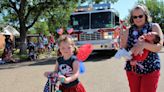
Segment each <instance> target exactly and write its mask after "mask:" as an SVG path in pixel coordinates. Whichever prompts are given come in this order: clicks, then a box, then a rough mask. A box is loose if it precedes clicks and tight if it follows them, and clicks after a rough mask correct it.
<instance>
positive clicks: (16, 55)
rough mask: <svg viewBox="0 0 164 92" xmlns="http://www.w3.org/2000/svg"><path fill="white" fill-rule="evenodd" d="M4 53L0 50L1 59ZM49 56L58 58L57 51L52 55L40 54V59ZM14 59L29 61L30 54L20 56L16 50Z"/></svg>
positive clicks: (52, 52)
mask: <svg viewBox="0 0 164 92" xmlns="http://www.w3.org/2000/svg"><path fill="white" fill-rule="evenodd" d="M2 53H3V49H0V57H1V56H2ZM49 55H51V56H52V57H56V56H57V55H56V50H55V51H51V53H50V54H48V53H47V52H44V53H43V54H39V56H38V57H39V59H45V58H47V57H48V56H49ZM13 58H14V59H16V60H27V59H28V54H22V55H20V54H19V50H15V49H14V53H13Z"/></svg>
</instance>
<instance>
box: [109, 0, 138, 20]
mask: <svg viewBox="0 0 164 92" xmlns="http://www.w3.org/2000/svg"><path fill="white" fill-rule="evenodd" d="M137 1H138V0H118V2H116V3H115V4H112V5H111V7H112V8H114V9H116V10H117V11H118V12H119V14H120V18H121V19H123V18H125V17H126V16H128V15H129V10H130V9H132V8H133V6H134V5H135V3H136V2H137Z"/></svg>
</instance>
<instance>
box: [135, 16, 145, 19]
mask: <svg viewBox="0 0 164 92" xmlns="http://www.w3.org/2000/svg"><path fill="white" fill-rule="evenodd" d="M143 16H144V15H139V16H133V19H137V18H140V19H141V18H143Z"/></svg>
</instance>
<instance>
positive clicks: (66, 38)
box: [57, 35, 78, 56]
mask: <svg viewBox="0 0 164 92" xmlns="http://www.w3.org/2000/svg"><path fill="white" fill-rule="evenodd" d="M61 42H68V43H70V44H71V45H72V46H73V47H74V51H73V52H74V55H76V54H77V53H78V48H77V47H76V46H75V42H74V41H73V39H72V37H71V36H70V35H61V36H60V37H59V39H58V40H57V44H58V46H60V44H61ZM57 54H58V56H61V52H60V50H59V49H58V53H57Z"/></svg>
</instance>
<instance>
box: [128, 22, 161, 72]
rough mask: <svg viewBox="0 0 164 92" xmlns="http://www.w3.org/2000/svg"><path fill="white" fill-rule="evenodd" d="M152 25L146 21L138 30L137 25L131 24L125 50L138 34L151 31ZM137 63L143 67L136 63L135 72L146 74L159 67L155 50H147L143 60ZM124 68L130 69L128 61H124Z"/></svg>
mask: <svg viewBox="0 0 164 92" xmlns="http://www.w3.org/2000/svg"><path fill="white" fill-rule="evenodd" d="M152 26H153V23H147V24H145V25H144V27H143V28H142V30H140V31H138V30H137V27H136V26H135V25H132V26H131V28H130V29H129V35H128V41H127V47H126V50H127V51H129V50H130V49H131V48H132V47H133V45H134V44H135V43H136V42H137V40H138V37H139V36H141V35H143V34H146V33H148V32H151V31H152ZM138 63H139V64H141V65H142V66H144V68H140V67H139V66H138V65H137V66H136V68H135V72H136V73H137V74H147V73H151V72H153V71H155V70H159V69H160V58H159V55H158V54H157V53H156V52H151V51H149V54H148V56H147V58H146V59H145V60H144V61H143V62H138ZM125 70H126V71H132V66H131V65H130V61H127V62H126V66H125Z"/></svg>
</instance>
